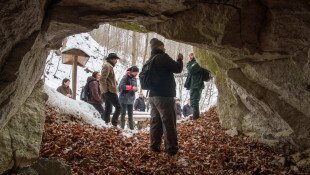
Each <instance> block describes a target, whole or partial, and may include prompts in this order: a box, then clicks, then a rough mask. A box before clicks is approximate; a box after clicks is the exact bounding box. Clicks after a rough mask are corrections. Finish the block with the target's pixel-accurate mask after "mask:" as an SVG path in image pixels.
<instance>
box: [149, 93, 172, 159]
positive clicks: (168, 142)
mask: <svg viewBox="0 0 310 175" xmlns="http://www.w3.org/2000/svg"><path fill="white" fill-rule="evenodd" d="M150 105H151V127H150V142H151V145H150V148H151V149H153V150H158V149H159V148H160V145H161V138H162V136H164V140H165V151H166V152H167V153H176V152H177V151H178V138H177V130H176V113H175V107H174V105H175V101H174V98H173V97H150Z"/></svg>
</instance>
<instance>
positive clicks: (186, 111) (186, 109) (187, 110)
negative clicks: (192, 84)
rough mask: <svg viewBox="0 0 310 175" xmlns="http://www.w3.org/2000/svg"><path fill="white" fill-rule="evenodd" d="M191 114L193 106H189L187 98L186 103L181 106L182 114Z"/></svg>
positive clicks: (189, 102)
mask: <svg viewBox="0 0 310 175" xmlns="http://www.w3.org/2000/svg"><path fill="white" fill-rule="evenodd" d="M192 114H193V108H192V107H191V101H190V100H188V101H187V104H186V105H184V106H183V115H184V117H188V116H190V115H192Z"/></svg>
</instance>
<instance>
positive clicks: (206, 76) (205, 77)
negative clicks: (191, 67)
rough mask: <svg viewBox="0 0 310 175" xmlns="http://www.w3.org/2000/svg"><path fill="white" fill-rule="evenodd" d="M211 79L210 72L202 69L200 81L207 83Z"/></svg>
mask: <svg viewBox="0 0 310 175" xmlns="http://www.w3.org/2000/svg"><path fill="white" fill-rule="evenodd" d="M211 78H212V77H211V74H210V72H209V71H208V70H207V69H204V68H202V80H203V81H206V82H208V81H209V80H210V79H211Z"/></svg>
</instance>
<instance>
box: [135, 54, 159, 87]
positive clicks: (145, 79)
mask: <svg viewBox="0 0 310 175" xmlns="http://www.w3.org/2000/svg"><path fill="white" fill-rule="evenodd" d="M156 56H157V55H155V56H154V57H153V58H151V59H149V60H148V61H147V62H146V63H145V64H144V65H143V67H142V70H141V72H140V74H139V80H140V85H141V88H142V89H143V90H150V89H151V87H152V67H153V62H154V60H155V58H156Z"/></svg>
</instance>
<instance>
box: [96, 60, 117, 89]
mask: <svg viewBox="0 0 310 175" xmlns="http://www.w3.org/2000/svg"><path fill="white" fill-rule="evenodd" d="M99 82H100V90H101V92H103V93H107V92H112V93H115V94H116V93H117V82H116V79H115V73H114V70H113V65H112V64H111V63H109V62H106V63H105V64H104V65H103V66H102V71H101V78H100V80H99Z"/></svg>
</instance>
